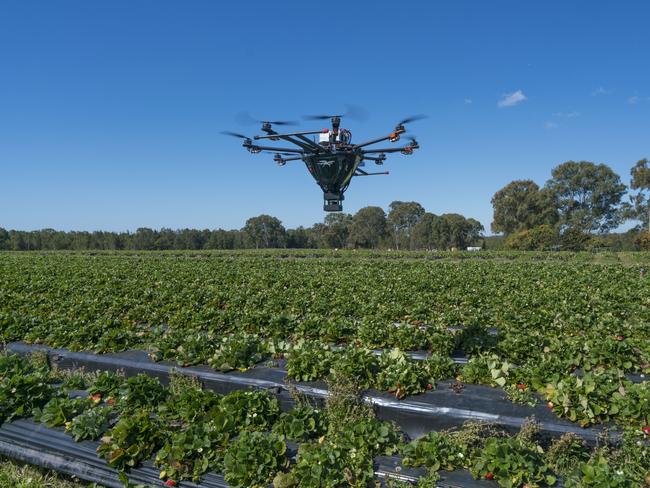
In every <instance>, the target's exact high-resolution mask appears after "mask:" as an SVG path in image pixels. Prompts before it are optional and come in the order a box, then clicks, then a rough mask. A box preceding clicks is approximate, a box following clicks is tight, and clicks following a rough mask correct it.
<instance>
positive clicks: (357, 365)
mask: <svg viewBox="0 0 650 488" xmlns="http://www.w3.org/2000/svg"><path fill="white" fill-rule="evenodd" d="M332 369H334V370H335V371H336V372H337V373H338V374H343V375H345V376H348V377H350V378H354V379H355V381H356V382H357V384H358V385H359V387H361V388H369V387H370V386H371V385H372V383H373V381H374V378H375V376H376V375H377V371H378V369H379V361H378V359H377V356H376V355H375V354H374V353H373V352H372V351H371V350H370V349H366V348H363V347H356V346H348V347H346V348H345V349H344V350H343V351H342V352H339V353H337V354H336V357H335V359H334V360H333V365H332Z"/></svg>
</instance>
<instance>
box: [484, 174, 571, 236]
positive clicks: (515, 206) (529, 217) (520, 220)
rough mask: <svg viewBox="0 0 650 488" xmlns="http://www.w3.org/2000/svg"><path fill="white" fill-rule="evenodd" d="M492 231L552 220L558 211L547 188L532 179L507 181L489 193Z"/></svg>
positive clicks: (526, 226) (523, 227)
mask: <svg viewBox="0 0 650 488" xmlns="http://www.w3.org/2000/svg"><path fill="white" fill-rule="evenodd" d="M492 207H493V208H494V217H493V221H492V225H491V228H492V231H493V232H503V233H505V234H510V233H512V232H517V231H520V230H524V229H532V228H533V227H537V226H539V225H543V224H555V223H556V222H557V220H558V213H557V210H556V208H555V206H554V202H553V198H552V195H551V193H550V192H549V191H548V190H544V189H542V190H540V188H539V186H538V185H537V183H535V182H534V181H532V180H516V181H511V182H510V183H508V184H507V185H506V186H504V187H503V188H501V189H500V190H499V191H498V192H496V193H495V194H494V196H493V197H492Z"/></svg>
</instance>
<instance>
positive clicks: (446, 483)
mask: <svg viewBox="0 0 650 488" xmlns="http://www.w3.org/2000/svg"><path fill="white" fill-rule="evenodd" d="M99 444H100V443H99V442H92V441H82V442H75V441H74V440H73V439H72V437H70V436H69V435H68V434H66V433H65V432H64V431H63V429H60V428H48V427H45V426H43V425H41V424H38V423H35V422H33V421H32V420H26V419H20V420H15V421H13V422H7V423H5V424H3V425H2V426H1V427H0V454H2V455H4V456H7V457H10V458H12V459H17V460H19V461H22V462H26V463H29V464H33V465H36V466H41V467H43V468H47V469H53V470H55V471H58V472H60V473H65V474H67V475H70V476H75V477H77V478H79V479H81V480H84V481H89V482H95V483H98V484H100V485H103V486H107V487H110V488H122V487H123V486H124V484H123V483H122V481H120V478H119V475H118V472H117V470H115V469H113V468H111V467H110V466H108V464H106V462H105V461H104V460H103V459H100V458H99V457H97V453H96V451H97V447H98V446H99ZM294 453H295V449H294ZM159 473H160V470H159V469H158V468H155V467H154V466H153V463H152V462H151V461H146V462H144V463H143V465H142V466H140V467H137V468H133V469H131V470H130V471H129V472H128V479H129V482H131V483H133V484H143V485H145V486H165V484H164V481H162V480H160V478H159ZM424 474H426V470H424V469H419V468H404V467H403V466H402V459H401V458H400V457H397V456H379V457H377V458H376V459H375V475H376V476H377V478H378V479H379V480H382V481H385V480H386V479H388V478H391V479H394V480H401V481H406V482H410V483H416V482H417V480H418V479H419V477H421V476H423V475H424ZM440 477H441V479H440V480H439V482H438V484H437V486H438V487H439V488H481V487H483V488H489V487H496V486H497V485H496V483H494V482H490V481H487V480H475V479H473V478H472V476H471V475H470V474H469V472H467V471H462V470H458V471H452V472H447V471H441V472H440ZM177 486H180V487H187V488H227V487H228V484H227V483H226V482H225V480H224V478H223V476H222V475H220V474H217V473H207V474H205V475H203V476H202V477H201V482H200V483H198V484H197V483H192V482H191V481H181V482H178V484H177Z"/></svg>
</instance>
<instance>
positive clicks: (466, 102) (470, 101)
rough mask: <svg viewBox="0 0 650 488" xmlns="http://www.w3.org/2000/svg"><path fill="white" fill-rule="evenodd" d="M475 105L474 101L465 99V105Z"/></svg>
mask: <svg viewBox="0 0 650 488" xmlns="http://www.w3.org/2000/svg"><path fill="white" fill-rule="evenodd" d="M472 103H473V100H472V99H471V98H466V99H465V105H471V104H472Z"/></svg>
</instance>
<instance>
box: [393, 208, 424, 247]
mask: <svg viewBox="0 0 650 488" xmlns="http://www.w3.org/2000/svg"><path fill="white" fill-rule="evenodd" d="M424 213H425V212H424V207H422V205H420V204H419V203H418V202H399V201H395V202H393V203H391V204H390V206H389V211H388V221H387V223H388V227H389V228H390V232H391V234H392V236H393V242H394V244H395V249H398V250H399V249H400V248H402V247H406V248H408V249H412V248H413V243H412V231H413V228H414V227H415V225H416V224H417V223H418V222H419V221H420V219H421V218H422V216H423V215H424Z"/></svg>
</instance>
